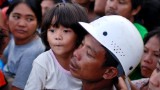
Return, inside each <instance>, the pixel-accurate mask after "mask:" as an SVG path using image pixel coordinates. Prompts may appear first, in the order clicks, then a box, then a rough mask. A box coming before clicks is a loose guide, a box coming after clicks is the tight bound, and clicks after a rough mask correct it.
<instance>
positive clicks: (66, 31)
mask: <svg viewBox="0 0 160 90" xmlns="http://www.w3.org/2000/svg"><path fill="white" fill-rule="evenodd" d="M63 32H65V33H68V32H71V31H70V30H63Z"/></svg>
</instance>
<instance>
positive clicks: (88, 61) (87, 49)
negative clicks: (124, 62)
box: [70, 35, 106, 81]
mask: <svg viewBox="0 0 160 90" xmlns="http://www.w3.org/2000/svg"><path fill="white" fill-rule="evenodd" d="M92 43H94V45H93V44H92ZM99 46H100V43H98V42H97V41H96V40H95V39H94V38H91V36H90V35H87V36H86V37H85V39H84V40H83V41H82V44H81V45H80V47H79V48H78V49H77V50H76V51H74V54H73V58H72V59H71V64H70V69H71V72H72V73H73V75H74V76H76V77H78V78H81V79H83V80H90V81H94V80H96V81H97V80H100V79H102V78H103V77H102V76H103V74H104V72H105V69H106V68H104V67H102V65H103V63H104V62H105V57H104V55H105V50H104V49H103V48H102V47H101V46H100V47H99Z"/></svg>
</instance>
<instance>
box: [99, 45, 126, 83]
mask: <svg viewBox="0 0 160 90" xmlns="http://www.w3.org/2000/svg"><path fill="white" fill-rule="evenodd" d="M102 47H103V48H104V49H105V51H106V53H105V59H106V61H105V63H104V64H103V66H104V67H111V66H112V67H115V68H117V69H118V75H117V76H116V77H114V78H113V79H112V82H113V83H114V84H118V77H119V76H122V75H124V69H123V67H122V65H121V63H120V62H119V61H118V59H117V57H116V56H115V55H114V54H113V53H112V52H111V51H110V50H108V49H107V48H105V47H104V46H102Z"/></svg>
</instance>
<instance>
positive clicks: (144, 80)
mask: <svg viewBox="0 0 160 90" xmlns="http://www.w3.org/2000/svg"><path fill="white" fill-rule="evenodd" d="M148 80H149V78H142V79H139V80H133V81H131V82H132V83H133V84H134V85H135V87H136V88H138V89H140V88H141V87H142V86H143V85H144V84H146V83H147V82H148Z"/></svg>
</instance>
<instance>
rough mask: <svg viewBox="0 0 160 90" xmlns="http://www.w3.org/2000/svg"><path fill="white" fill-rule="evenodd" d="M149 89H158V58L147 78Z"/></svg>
mask: <svg viewBox="0 0 160 90" xmlns="http://www.w3.org/2000/svg"><path fill="white" fill-rule="evenodd" d="M148 88H149V90H160V60H159V61H158V63H157V67H156V69H155V70H154V71H153V73H152V75H151V77H150V79H149V86H148Z"/></svg>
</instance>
